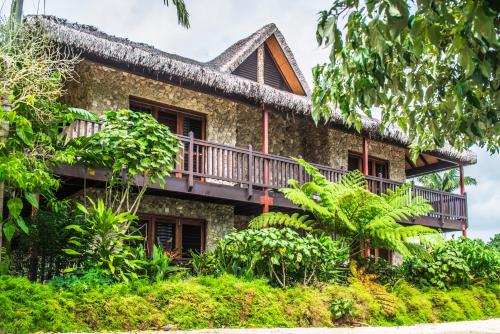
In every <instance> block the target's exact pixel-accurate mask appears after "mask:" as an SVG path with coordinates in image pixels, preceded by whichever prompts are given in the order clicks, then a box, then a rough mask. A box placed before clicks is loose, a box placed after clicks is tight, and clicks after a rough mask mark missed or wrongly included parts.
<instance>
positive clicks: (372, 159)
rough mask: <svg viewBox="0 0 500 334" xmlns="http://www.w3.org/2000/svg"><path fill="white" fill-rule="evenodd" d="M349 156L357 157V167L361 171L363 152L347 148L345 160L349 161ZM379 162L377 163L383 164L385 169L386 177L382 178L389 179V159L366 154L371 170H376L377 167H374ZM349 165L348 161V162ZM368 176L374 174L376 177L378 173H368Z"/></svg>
mask: <svg viewBox="0 0 500 334" xmlns="http://www.w3.org/2000/svg"><path fill="white" fill-rule="evenodd" d="M351 157H355V158H357V159H358V169H359V170H360V171H361V172H362V171H363V154H362V153H359V152H356V151H351V150H349V151H348V152H347V161H348V162H349V158H351ZM377 163H379V164H384V165H385V168H386V170H387V177H384V176H382V177H383V178H385V179H388V180H390V177H391V169H390V167H391V164H390V161H389V160H385V159H380V158H377V157H374V156H371V155H368V164H371V167H372V171H376V170H377V168H376V164H377ZM348 165H349V163H348ZM347 169H349V166H347ZM370 176H376V177H378V175H370Z"/></svg>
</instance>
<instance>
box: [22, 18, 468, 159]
mask: <svg viewBox="0 0 500 334" xmlns="http://www.w3.org/2000/svg"><path fill="white" fill-rule="evenodd" d="M26 22H27V23H28V24H34V25H41V26H42V27H43V28H45V30H46V32H47V34H48V35H49V37H50V38H51V39H52V40H53V41H54V42H55V43H57V44H59V45H61V46H63V47H65V48H68V49H69V50H71V51H72V52H75V53H78V54H82V55H83V56H84V57H86V56H91V57H93V58H96V59H99V60H100V61H104V62H109V63H111V64H122V65H126V66H127V67H128V68H131V69H132V70H134V71H137V72H140V71H143V72H146V71H147V72H148V73H154V75H155V77H156V78H157V80H167V81H168V80H175V81H178V82H181V83H189V84H192V85H194V86H197V87H200V88H205V89H208V88H209V89H210V90H211V91H214V92H215V93H218V94H223V95H229V96H234V97H239V98H242V99H246V100H249V101H251V102H253V103H256V104H266V105H269V106H271V107H272V108H274V109H276V110H280V111H289V112H290V111H291V112H293V113H297V114H303V115H307V114H310V112H311V101H310V98H309V97H306V96H300V95H296V94H293V93H289V92H286V91H282V90H278V89H275V88H273V87H271V86H268V85H261V84H259V83H257V82H255V81H252V80H248V79H245V78H242V77H239V76H236V75H233V74H230V73H224V72H221V71H218V70H216V69H215V68H214V67H212V66H208V65H207V64H205V63H200V62H197V61H195V60H192V59H189V58H185V57H181V56H178V55H173V54H170V53H167V52H164V51H161V50H158V49H155V48H154V47H152V46H150V45H147V44H144V43H136V42H131V41H129V40H128V39H125V38H119V37H115V36H111V35H108V34H105V33H104V32H101V31H99V30H98V29H97V28H95V27H93V26H88V25H82V24H78V23H70V22H68V21H67V20H64V19H60V18H57V17H54V16H28V17H26ZM330 122H331V123H332V124H334V125H337V126H339V127H342V128H345V129H348V130H349V127H348V126H346V125H345V123H344V122H343V120H342V117H341V115H340V114H339V113H337V112H334V113H332V118H331V120H330ZM362 132H363V133H364V134H365V135H368V136H370V137H371V138H374V139H377V140H381V141H387V142H391V143H394V144H397V145H404V146H408V145H409V144H410V141H409V139H408V136H407V135H406V134H405V133H404V132H403V131H402V130H401V129H399V128H398V127H396V126H389V127H386V128H385V129H384V131H383V132H381V131H380V128H379V122H378V121H377V120H375V119H371V118H364V119H363V124H362ZM429 153H430V154H436V155H438V156H442V157H443V158H446V159H450V160H452V161H457V162H460V163H464V164H474V163H476V155H475V154H474V153H473V152H471V151H465V152H459V151H457V150H456V149H454V148H451V147H447V148H441V149H437V150H435V151H433V152H429Z"/></svg>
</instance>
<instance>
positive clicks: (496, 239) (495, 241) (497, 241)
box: [488, 233, 500, 252]
mask: <svg viewBox="0 0 500 334" xmlns="http://www.w3.org/2000/svg"><path fill="white" fill-rule="evenodd" d="M488 247H491V248H493V249H496V250H497V251H498V252H500V233H497V234H495V235H494V236H493V238H491V239H490V241H489V242H488Z"/></svg>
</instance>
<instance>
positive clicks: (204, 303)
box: [0, 274, 500, 333]
mask: <svg viewBox="0 0 500 334" xmlns="http://www.w3.org/2000/svg"><path fill="white" fill-rule="evenodd" d="M92 284H93V283H92ZM92 284H90V285H89V286H87V287H86V288H85V289H80V288H79V286H78V285H77V284H73V285H72V284H69V285H65V286H63V285H55V284H49V285H42V284H39V283H31V282H29V281H28V280H27V279H25V278H18V277H11V276H0V305H2V307H0V333H3V332H7V333H12V332H14V333H28V332H37V331H42V332H90V331H93V332H96V331H135V330H147V329H152V330H154V329H160V328H161V327H162V326H165V325H170V324H171V325H175V326H176V327H178V328H179V329H199V328H222V327H248V328H252V327H267V328H269V327H325V326H326V327H328V326H333V325H334V322H335V323H338V324H345V323H349V324H358V325H359V324H364V325H367V324H370V325H405V324H414V323H421V322H435V321H452V320H466V319H484V318H487V317H499V316H500V302H499V296H500V287H499V286H498V285H490V286H483V287H479V286H473V287H471V288H468V289H463V288H453V289H451V290H449V291H441V290H438V289H436V288H428V289H424V290H420V289H417V288H414V287H412V286H410V285H409V284H408V283H406V282H404V281H400V282H399V283H398V284H397V285H396V286H395V287H394V288H392V290H390V291H386V292H384V294H387V295H388V296H386V297H384V298H383V299H380V298H379V297H377V296H376V295H375V293H374V291H379V290H380V291H382V290H381V289H383V287H382V286H379V287H375V286H374V285H375V284H376V283H371V284H365V283H363V282H359V281H353V282H352V283H351V284H350V285H348V286H340V285H329V284H326V285H324V286H322V287H321V288H313V287H293V288H289V289H281V288H273V287H271V286H269V285H268V284H267V283H266V281H264V280H252V281H246V280H243V279H239V278H236V277H234V276H231V275H226V274H223V275H221V276H218V277H213V276H200V277H196V278H190V279H186V280H166V281H162V282H158V283H151V282H150V281H149V280H136V281H132V282H130V283H112V284H96V285H95V286H94V287H90V286H91V285H92ZM67 286H69V288H67ZM80 286H81V285H80ZM388 298H390V299H391V300H392V303H393V304H394V306H393V307H392V308H391V309H389V308H387V307H386V306H384V303H386V300H387V299H388ZM351 301H352V304H351ZM349 305H352V310H351V307H350V306H349ZM349 314H351V315H349Z"/></svg>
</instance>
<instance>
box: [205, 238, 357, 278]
mask: <svg viewBox="0 0 500 334" xmlns="http://www.w3.org/2000/svg"><path fill="white" fill-rule="evenodd" d="M348 255H349V248H348V247H347V246H345V245H343V243H342V242H341V241H333V240H332V239H331V238H330V237H328V236H320V237H314V236H312V235H310V234H307V235H305V236H300V235H299V234H298V233H297V232H295V231H293V230H292V229H289V228H283V229H276V228H267V229H262V230H252V229H249V230H243V231H240V232H234V233H231V234H229V235H227V236H226V237H225V238H224V239H223V240H222V241H221V242H220V243H219V244H218V245H217V248H216V250H215V256H216V258H217V259H218V261H219V263H220V267H221V270H222V271H224V272H227V273H231V274H233V275H236V276H243V277H246V278H254V277H257V278H261V277H263V278H267V279H268V280H269V281H270V282H271V283H272V284H274V285H279V286H281V287H287V286H290V285H293V284H296V283H300V284H303V285H308V284H310V283H312V282H316V281H321V282H336V283H338V282H340V281H342V280H344V279H345V270H342V269H341V268H340V267H341V266H342V265H345V264H346V263H347V259H348Z"/></svg>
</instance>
